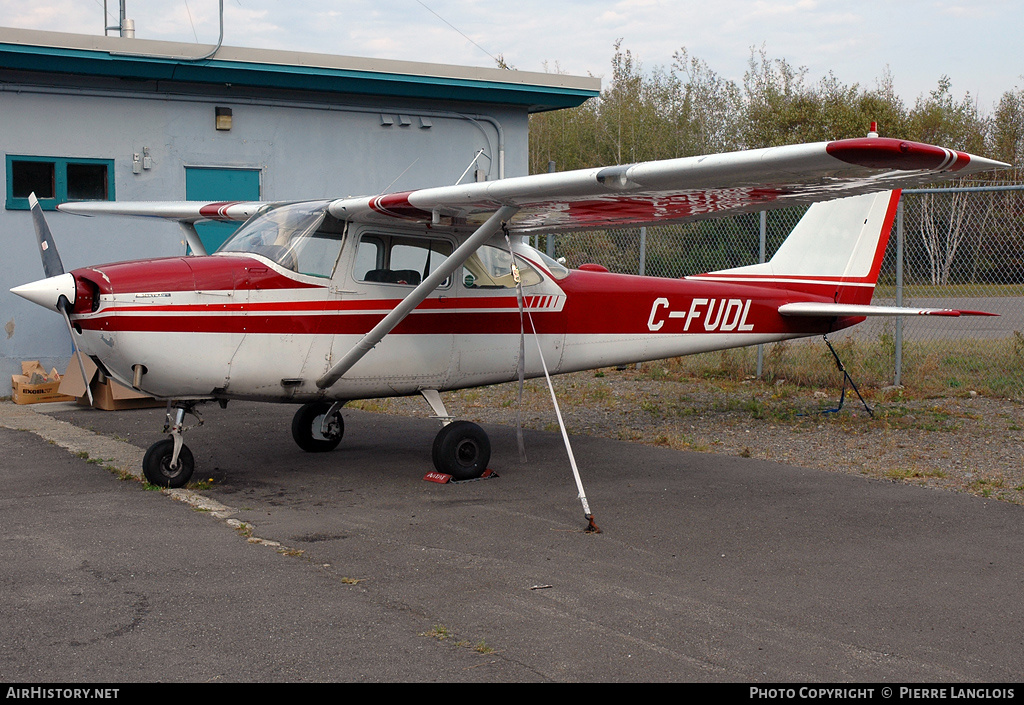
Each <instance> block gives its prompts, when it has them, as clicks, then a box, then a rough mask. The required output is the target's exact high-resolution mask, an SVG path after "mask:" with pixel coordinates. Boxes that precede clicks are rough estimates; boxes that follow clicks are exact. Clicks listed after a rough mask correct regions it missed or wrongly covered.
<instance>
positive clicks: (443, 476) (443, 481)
mask: <svg viewBox="0 0 1024 705" xmlns="http://www.w3.org/2000/svg"><path fill="white" fill-rule="evenodd" d="M495 477H498V473H496V472H494V471H493V470H491V469H490V468H488V469H487V470H484V472H483V474H482V475H481V476H480V477H471V478H470V479H468V480H456V479H454V478H453V477H452V476H451V475H449V474H447V473H443V472H437V471H436V470H431V471H430V472H428V473H427V474H426V475H424V476H423V479H424V480H426V481H427V482H436V483H437V484H439V485H447V484H453V485H461V484H462V483H464V482H476V481H477V480H490V479H491V478H495Z"/></svg>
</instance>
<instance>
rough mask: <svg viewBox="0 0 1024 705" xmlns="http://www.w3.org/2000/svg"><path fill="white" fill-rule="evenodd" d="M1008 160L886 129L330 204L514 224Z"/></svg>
mask: <svg viewBox="0 0 1024 705" xmlns="http://www.w3.org/2000/svg"><path fill="white" fill-rule="evenodd" d="M1006 166H1009V165H1007V164H1003V163H1002V162H997V161H994V160H991V159H985V158H983V157H977V156H973V155H970V154H967V153H965V152H959V151H954V150H949V149H946V148H943V147H936V146H933V145H927V144H921V143H917V142H908V141H905V140H897V139H890V138H882V137H867V138H858V139H848V140H838V141H833V142H819V143H815V144H804V145H790V146H785V147H770V148H767V149H757V150H750V151H744V152H730V153H723V154H713V155H707V156H701V157H686V158H682V159H670V160H664V161H655V162H645V163H640V164H633V165H625V166H613V167H605V168H597V169H583V170H578V171H569V172H562V173H554V174H536V175H533V176H523V177H516V178H509V179H502V180H500V181H490V182H482V183H471V184H465V185H457V186H445V187H439V188H428V189H421V190H418V191H409V192H404V193H394V194H388V195H384V196H376V197H371V198H365V197H364V198H348V199H341V200H338V201H334V202H333V203H331V206H330V211H331V213H332V214H333V215H335V216H337V217H339V218H354V219H357V220H368V221H374V220H378V221H379V220H388V219H393V218H400V219H407V220H417V221H429V222H433V223H434V224H435V225H445V224H448V223H451V224H457V223H458V222H460V221H466V222H473V221H478V220H481V219H482V218H483V217H485V216H486V215H489V214H490V213H493V212H494V211H495V210H496V209H497V208H498V207H499V206H506V207H507V206H511V207H514V208H516V209H517V213H516V215H515V216H514V217H513V218H512V219H511V221H510V222H509V224H508V227H509V230H510V231H511V232H515V233H519V234H529V233H533V232H559V231H569V230H582V229H593V228H614V227H624V226H635V225H650V224H657V223H667V222H679V221H687V220H697V219H703V218H709V217H714V216H723V215H735V214H739V213H745V212H751V211H760V210H766V209H773V208H782V207H786V206H793V205H804V204H809V203H814V202H817V201H824V200H830V199H835V198H843V197H846V196H854V195H858V194H862V193H870V192H876V191H884V190H889V189H895V188H903V187H906V186H913V185H917V184H923V183H934V182H936V181H941V180H944V179H950V178H955V177H961V176H966V175H968V174H973V173H977V172H981V171H988V170H991V169H996V168H1002V167H1006Z"/></svg>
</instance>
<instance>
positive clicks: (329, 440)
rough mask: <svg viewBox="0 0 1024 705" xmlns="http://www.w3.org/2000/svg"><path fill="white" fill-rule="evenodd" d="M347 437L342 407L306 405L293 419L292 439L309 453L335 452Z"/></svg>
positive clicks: (314, 403)
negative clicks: (343, 438)
mask: <svg viewBox="0 0 1024 705" xmlns="http://www.w3.org/2000/svg"><path fill="white" fill-rule="evenodd" d="M344 435H345V421H344V420H343V419H342V418H341V405H340V404H331V403H329V402H313V403H311V404H304V405H303V406H301V407H300V408H299V410H298V411H296V412H295V416H294V417H292V438H294V439H295V442H296V443H297V444H298V445H299V448H302V450H304V451H306V452H308V453H326V452H327V451H329V450H334V449H335V448H337V447H338V444H339V443H341V438H342V436H344Z"/></svg>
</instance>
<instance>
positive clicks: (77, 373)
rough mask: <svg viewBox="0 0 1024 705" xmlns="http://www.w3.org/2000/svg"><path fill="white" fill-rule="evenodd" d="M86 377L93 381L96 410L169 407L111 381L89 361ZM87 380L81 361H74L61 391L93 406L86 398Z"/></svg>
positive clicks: (93, 398)
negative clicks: (79, 364) (83, 373)
mask: <svg viewBox="0 0 1024 705" xmlns="http://www.w3.org/2000/svg"><path fill="white" fill-rule="evenodd" d="M83 364H84V366H85V374H86V377H88V379H89V389H90V390H91V391H92V406H93V408H94V409H103V410H104V411H119V410H121V409H149V408H152V407H157V406H166V405H167V402H166V401H161V400H159V399H154V398H153V397H150V396H146V395H145V394H143V393H142V392H139V391H136V390H134V389H132V388H131V387H126V386H125V385H123V384H121V383H120V382H118V381H117V380H114V379H111V378H110V377H107V376H106V375H105V374H103V373H102V372H100V371H99V369H98V368H97V367H96V363H94V362H93V361H92V360H90V359H89V358H88V357H84V358H83ZM85 384H86V382H85V379H83V378H82V370H81V369H80V368H79V366H78V358H77V357H72V358H71V362H70V363H68V369H67V371H66V372H65V373H64V377H63V378H62V379H61V383H60V391H61V393H62V394H69V395H71V397H72V398H73V399H77V400H78V403H79V404H81V405H82V406H89V398H88V397H87V396H86V395H85Z"/></svg>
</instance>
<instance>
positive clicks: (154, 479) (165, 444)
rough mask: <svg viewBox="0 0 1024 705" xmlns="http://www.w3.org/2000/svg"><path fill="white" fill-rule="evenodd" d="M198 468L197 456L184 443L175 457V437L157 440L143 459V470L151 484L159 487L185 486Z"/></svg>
mask: <svg viewBox="0 0 1024 705" xmlns="http://www.w3.org/2000/svg"><path fill="white" fill-rule="evenodd" d="M195 468H196V462H195V458H193V457H192V451H190V450H189V449H188V446H186V445H182V446H181V448H179V450H178V457H177V458H175V457H174V439H173V438H165V439H164V440H162V441H157V442H156V443H154V444H153V445H151V446H150V447H149V450H147V451H146V455H145V457H144V458H143V459H142V472H143V474H144V475H145V476H146V480H147V481H148V482H149V483H150V484H151V485H156V486H157V487H184V486H185V484H186V483H188V481H189V479H190V478H191V477H192V472H193V471H194V470H195Z"/></svg>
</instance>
